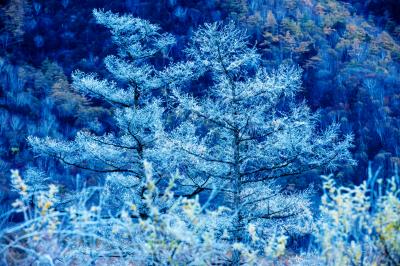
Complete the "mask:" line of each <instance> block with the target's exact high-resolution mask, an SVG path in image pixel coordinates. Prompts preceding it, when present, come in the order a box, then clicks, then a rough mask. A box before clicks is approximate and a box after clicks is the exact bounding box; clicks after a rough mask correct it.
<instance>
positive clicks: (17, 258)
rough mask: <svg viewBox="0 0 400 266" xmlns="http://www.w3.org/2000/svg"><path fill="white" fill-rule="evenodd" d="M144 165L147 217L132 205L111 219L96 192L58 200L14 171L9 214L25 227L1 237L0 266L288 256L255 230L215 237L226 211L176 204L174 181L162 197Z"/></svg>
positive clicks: (191, 202) (280, 240) (280, 239)
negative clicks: (238, 236) (239, 237)
mask: <svg viewBox="0 0 400 266" xmlns="http://www.w3.org/2000/svg"><path fill="white" fill-rule="evenodd" d="M144 164H145V167H144V168H145V170H146V173H145V174H146V180H147V183H146V184H147V185H146V191H145V193H144V197H143V202H144V203H143V204H144V206H145V209H146V212H145V213H144V214H143V213H139V211H138V209H139V208H138V207H137V206H136V205H135V204H133V203H130V202H126V203H125V204H124V205H125V206H123V208H121V211H119V212H118V213H117V214H111V212H110V210H109V209H107V208H106V204H105V203H104V201H103V200H102V197H101V195H102V193H101V190H102V188H101V187H100V188H98V187H87V188H84V189H82V190H81V191H79V192H77V195H76V196H75V197H74V198H71V199H66V198H65V196H64V195H59V191H58V187H57V186H55V185H50V186H49V188H48V189H47V190H46V191H39V192H37V191H36V192H35V191H34V190H33V189H30V187H29V186H28V185H27V184H26V183H25V182H24V180H23V178H22V177H21V176H20V174H19V172H18V171H17V170H13V171H12V175H11V180H12V186H13V188H14V189H15V190H16V191H17V192H18V194H19V197H18V199H17V200H16V201H15V202H14V203H13V204H12V207H13V210H12V212H17V213H22V215H23V222H21V223H18V224H15V225H13V226H9V227H6V228H5V229H3V230H1V231H0V251H1V252H0V264H2V265H36V264H38V265H42V264H43V265H94V264H96V265H110V264H112V265H210V264H218V265H224V264H229V263H230V261H231V259H232V254H233V253H234V251H235V250H239V251H240V252H241V254H242V262H243V263H245V264H246V265H261V263H262V264H263V265H270V264H272V263H274V261H276V259H277V258H279V257H281V256H282V255H283V254H284V253H285V245H286V237H285V236H283V235H277V236H274V237H273V238H272V239H261V238H260V237H259V236H258V235H257V228H256V227H255V226H254V225H252V224H249V225H248V234H249V236H250V242H246V243H233V242H231V241H230V240H229V239H230V234H231V233H229V232H227V231H226V230H224V231H222V232H221V229H220V228H222V227H221V226H220V225H221V223H223V222H224V219H228V217H227V215H228V214H229V213H230V212H229V210H228V209H227V208H225V207H220V208H218V209H216V210H208V209H209V208H208V205H209V202H206V203H205V204H203V205H201V204H200V203H199V200H198V198H192V199H190V198H184V197H177V196H175V195H174V193H173V187H174V180H175V178H171V179H170V180H169V184H168V185H167V186H166V187H165V188H164V189H163V190H162V191H161V190H160V189H159V186H157V185H156V184H155V182H154V180H153V179H152V168H151V165H150V164H149V163H147V162H145V163H144ZM212 197H213V195H211V196H210V199H209V201H211V200H212ZM10 214H11V213H9V215H10ZM260 246H262V247H263V248H262V249H260V248H255V247H260Z"/></svg>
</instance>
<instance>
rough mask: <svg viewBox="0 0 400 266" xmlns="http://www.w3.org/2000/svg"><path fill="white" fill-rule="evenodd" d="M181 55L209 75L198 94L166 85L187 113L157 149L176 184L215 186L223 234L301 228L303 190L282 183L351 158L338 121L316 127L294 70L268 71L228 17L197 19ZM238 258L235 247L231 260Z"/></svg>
mask: <svg viewBox="0 0 400 266" xmlns="http://www.w3.org/2000/svg"><path fill="white" fill-rule="evenodd" d="M186 53H187V56H188V58H189V61H190V63H188V64H190V66H191V67H192V68H194V72H195V73H197V74H198V75H199V76H208V77H211V79H212V81H211V85H210V86H208V87H207V88H206V89H205V90H204V92H205V96H204V97H203V98H196V97H193V96H191V95H188V94H185V93H183V92H182V91H181V90H179V89H176V90H175V91H174V97H175V98H176V101H177V103H178V109H177V110H178V113H179V114H180V115H181V116H182V117H183V116H186V117H187V119H186V120H185V122H183V123H182V124H180V125H179V126H178V127H177V128H176V129H175V130H174V131H173V132H172V134H171V135H170V136H169V144H168V145H166V146H165V148H166V150H167V151H172V154H173V155H174V156H173V158H174V160H176V161H175V162H176V164H177V165H179V166H178V167H179V168H180V169H181V172H183V173H184V174H183V175H184V176H186V177H187V178H186V179H185V180H183V181H182V184H181V186H182V187H187V188H188V191H192V192H191V193H192V194H193V195H194V194H196V193H199V192H201V191H204V190H213V189H215V188H216V189H217V190H218V191H219V192H220V193H219V194H220V195H221V196H222V197H221V199H220V200H219V202H222V203H223V204H227V205H228V206H229V207H230V208H231V209H232V215H231V216H230V217H228V218H227V219H226V221H224V226H225V228H226V232H228V233H229V235H230V237H231V241H232V242H238V243H245V242H247V241H249V242H250V240H249V239H251V235H252V234H254V230H255V229H256V230H257V233H258V234H260V235H264V236H267V237H268V236H273V235H275V234H278V232H279V231H283V230H289V231H296V230H297V231H301V230H303V229H305V227H307V225H309V222H310V219H312V218H311V214H310V210H309V207H310V204H311V202H310V199H309V195H310V191H309V190H306V191H302V192H293V191H292V190H287V189H285V188H286V187H285V184H286V183H287V182H286V180H287V179H288V178H294V177H296V176H299V175H301V174H303V173H305V172H307V171H310V170H312V169H328V170H331V169H335V168H337V167H338V166H339V165H341V164H343V163H354V162H353V160H352V159H351V155H350V152H349V147H350V146H351V142H352V136H345V137H344V138H339V135H338V125H332V126H331V127H329V128H327V129H325V130H319V129H318V125H317V122H318V115H317V114H314V113H312V112H311V110H310V109H309V108H308V107H307V106H306V104H305V103H304V102H300V103H296V100H295V95H296V94H297V93H298V92H299V90H300V88H301V71H300V70H299V69H298V68H297V67H292V66H287V65H283V66H280V67H279V68H278V69H277V70H274V71H272V72H270V73H269V72H267V71H266V69H265V67H263V65H262V60H261V59H260V55H259V54H258V52H257V50H256V49H255V48H253V47H250V46H249V43H248V41H247V37H246V34H245V32H243V31H240V30H238V29H236V27H235V25H234V24H233V23H230V24H227V25H222V24H220V23H214V24H206V25H205V26H204V27H203V28H200V29H199V30H197V31H196V32H195V33H194V36H193V38H192V41H191V43H190V45H189V47H188V48H187V49H186ZM171 162H172V160H171ZM190 189H191V190H190ZM189 194H190V193H189ZM248 233H249V234H248ZM249 235H250V236H249ZM239 247H240V245H239ZM240 257H241V255H240V248H238V249H237V250H236V251H235V252H234V254H233V256H232V262H233V264H234V265H239V263H240V260H241V259H240Z"/></svg>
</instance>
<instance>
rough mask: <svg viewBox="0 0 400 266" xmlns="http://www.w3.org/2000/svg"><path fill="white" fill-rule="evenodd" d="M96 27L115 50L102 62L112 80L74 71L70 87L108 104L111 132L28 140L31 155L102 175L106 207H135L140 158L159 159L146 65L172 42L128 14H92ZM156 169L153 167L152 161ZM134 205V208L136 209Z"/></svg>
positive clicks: (157, 116)
mask: <svg viewBox="0 0 400 266" xmlns="http://www.w3.org/2000/svg"><path fill="white" fill-rule="evenodd" d="M93 14H94V16H95V18H96V20H97V22H98V23H100V24H102V25H104V26H105V27H107V28H109V29H110V30H111V33H112V38H113V41H114V42H115V44H116V45H117V47H118V55H110V56H108V57H106V58H105V60H104V63H105V65H106V67H107V69H108V71H109V72H110V73H111V74H112V75H113V77H114V78H115V81H111V80H106V79H101V78H99V77H97V76H96V75H95V74H87V73H83V72H80V71H75V72H74V73H73V75H72V79H73V87H74V89H75V90H77V91H79V92H81V93H82V94H84V95H86V96H88V97H93V98H98V99H100V100H103V101H105V102H107V103H108V104H110V106H112V109H113V112H114V120H115V124H116V127H117V128H116V129H115V130H114V132H110V133H107V134H104V135H96V134H94V133H93V132H90V131H89V130H83V131H80V132H78V134H77V135H76V138H75V140H73V141H61V140H55V139H51V138H38V137H30V138H29V141H30V144H31V145H32V147H33V149H34V151H35V152H37V153H39V154H42V155H46V156H51V157H55V158H57V159H59V160H60V161H62V162H63V163H65V164H66V165H70V166H74V167H78V168H81V169H86V170H91V171H94V172H97V173H106V174H108V175H107V178H106V188H107V189H106V191H107V192H108V198H109V200H110V204H112V206H123V204H124V203H125V202H134V203H135V204H140V203H141V197H142V196H143V193H144V186H143V185H144V184H143V180H144V171H143V160H148V161H150V162H156V161H157V160H158V159H159V158H161V155H160V154H159V153H157V152H156V151H155V143H156V142H157V139H158V136H159V135H161V132H162V131H163V124H162V121H161V116H162V113H163V111H164V110H163V108H162V107H161V104H160V101H159V100H157V99H152V98H151V95H152V90H155V89H157V88H159V87H160V86H161V84H162V83H161V79H160V78H159V77H158V71H157V70H156V69H155V67H154V66H153V65H152V64H151V63H150V61H151V58H153V57H154V56H156V55H160V54H166V53H167V51H168V47H169V46H170V45H172V44H173V43H174V38H173V37H172V36H171V35H169V34H161V33H159V30H160V28H159V27H158V26H157V25H154V24H151V23H149V22H148V21H146V20H142V19H138V18H134V17H132V16H130V15H119V14H114V13H111V12H103V11H99V10H94V12H93ZM155 165H157V163H155ZM139 206H140V205H139Z"/></svg>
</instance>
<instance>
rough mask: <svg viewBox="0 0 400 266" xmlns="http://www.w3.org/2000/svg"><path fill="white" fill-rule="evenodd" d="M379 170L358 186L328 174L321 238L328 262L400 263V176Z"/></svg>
mask: <svg viewBox="0 0 400 266" xmlns="http://www.w3.org/2000/svg"><path fill="white" fill-rule="evenodd" d="M378 174H379V171H377V172H376V173H375V174H372V172H371V171H369V178H368V180H367V181H364V183H362V184H361V185H359V186H354V187H338V186H337V185H336V184H335V181H334V180H333V179H332V177H331V176H325V177H324V185H323V188H324V195H323V196H322V204H321V207H320V210H321V220H320V222H319V227H318V228H320V231H319V232H318V233H317V240H318V242H319V243H320V245H321V249H322V257H323V258H324V259H325V264H326V265H399V264H400V187H399V185H400V180H399V176H398V175H397V174H395V175H394V176H393V177H391V178H389V179H386V180H382V179H378V178H377V177H378Z"/></svg>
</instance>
